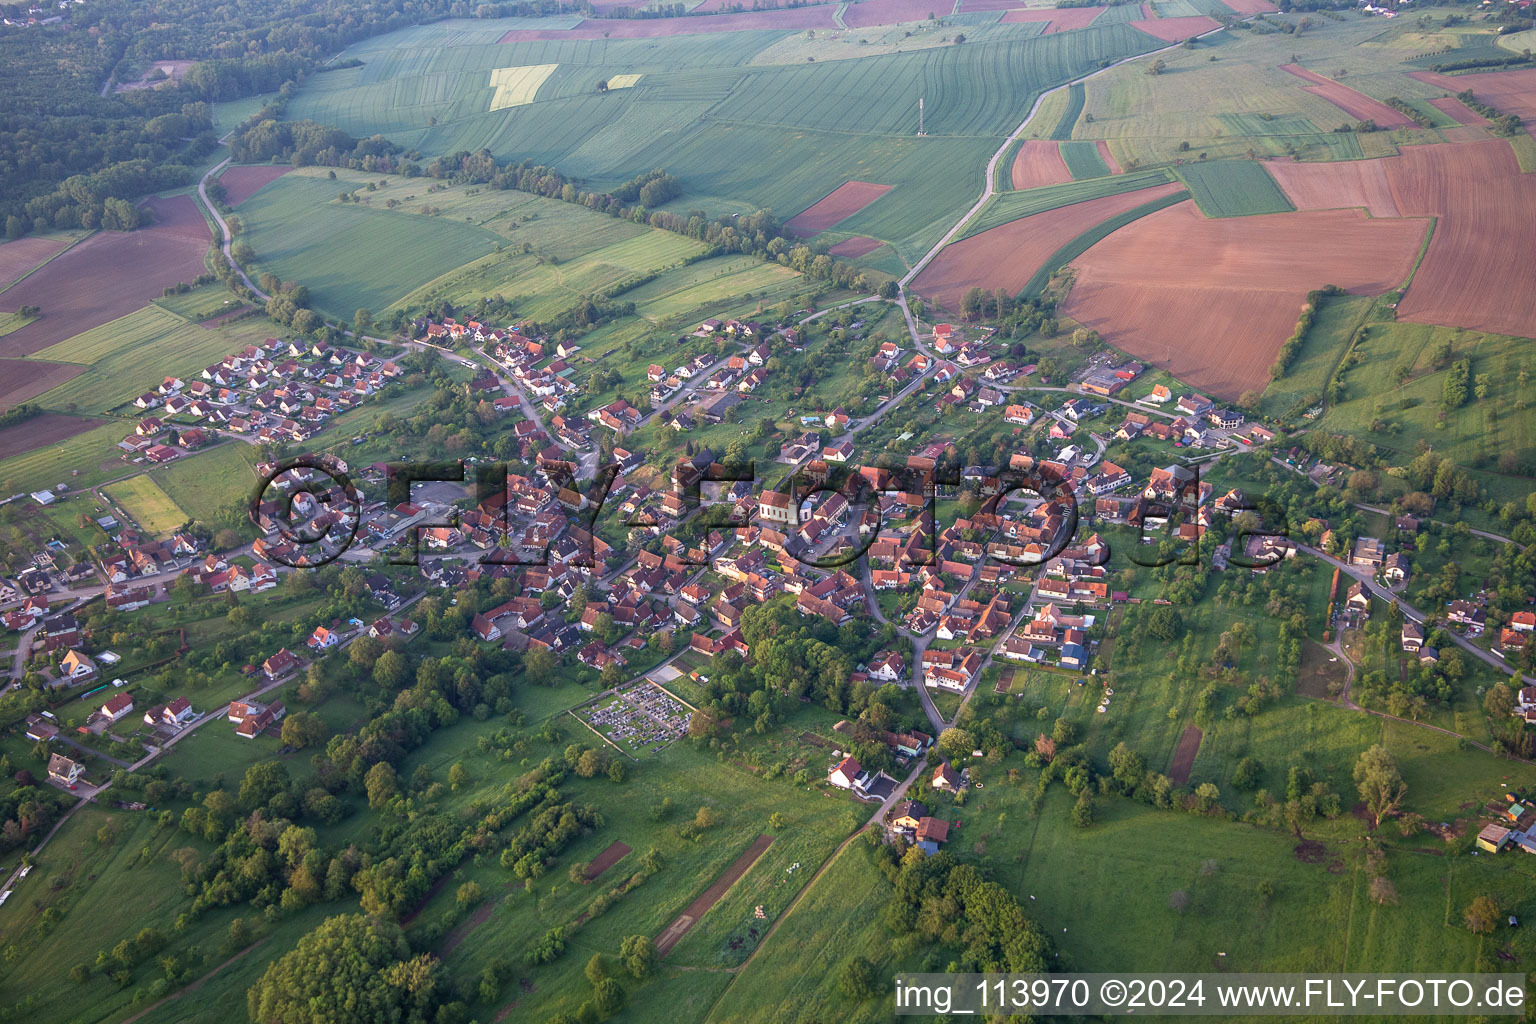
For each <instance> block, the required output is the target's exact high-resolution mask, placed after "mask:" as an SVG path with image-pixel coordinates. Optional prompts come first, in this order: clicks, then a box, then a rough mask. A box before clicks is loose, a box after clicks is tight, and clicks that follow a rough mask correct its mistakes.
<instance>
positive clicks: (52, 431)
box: [0, 412, 101, 462]
mask: <svg viewBox="0 0 1536 1024" xmlns="http://www.w3.org/2000/svg"><path fill="white" fill-rule="evenodd" d="M100 423H101V421H99V420H94V419H89V418H87V417H85V416H66V415H64V414H63V413H56V412H45V413H42V414H41V415H38V416H33V417H31V418H29V419H27V420H24V421H23V422H21V423H17V424H15V425H13V426H9V427H0V462H3V461H4V460H6V459H9V458H11V457H12V456H15V455H20V454H22V453H23V452H29V451H32V450H33V449H34V448H46V447H48V446H49V445H54V444H58V443H59V442H61V441H64V440H66V439H67V438H71V437H74V436H75V435H76V434H83V433H85V432H86V431H87V430H91V429H93V428H95V427H97V426H99V425H100Z"/></svg>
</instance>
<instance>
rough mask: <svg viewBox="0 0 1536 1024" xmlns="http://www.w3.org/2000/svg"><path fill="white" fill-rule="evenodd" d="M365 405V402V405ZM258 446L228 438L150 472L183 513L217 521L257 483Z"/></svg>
mask: <svg viewBox="0 0 1536 1024" xmlns="http://www.w3.org/2000/svg"><path fill="white" fill-rule="evenodd" d="M364 407H365V408H366V405H365V406H364ZM258 455H259V451H258V449H256V448H254V447H252V446H251V445H248V444H246V443H244V442H243V441H231V442H226V443H225V444H222V445H219V446H218V447H216V448H211V449H208V450H206V451H202V452H199V453H198V454H197V456H196V458H191V459H178V460H177V461H175V462H173V463H171V464H170V465H168V466H164V467H162V468H160V469H155V470H152V471H151V472H150V477H151V478H152V479H153V480H154V481H155V483H157V484H159V485H160V487H161V488H162V489H163V490H164V491H165V493H166V494H167V495H169V496H170V497H171V498H172V499H173V500H174V501H175V502H176V504H177V505H179V506H181V508H183V509H184V510H185V511H186V514H187V515H188V516H189V517H191V518H193V519H196V520H198V521H199V522H203V523H214V522H219V521H221V520H222V519H224V518H227V516H226V515H225V513H227V512H229V511H230V509H231V508H232V507H234V506H239V508H240V511H241V513H242V514H243V512H244V503H245V501H246V500H247V499H248V498H249V496H250V492H251V488H252V487H254V486H255V484H256V471H255V466H256V460H257V457H258Z"/></svg>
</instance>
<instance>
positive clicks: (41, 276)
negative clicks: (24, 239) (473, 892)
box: [0, 196, 356, 356]
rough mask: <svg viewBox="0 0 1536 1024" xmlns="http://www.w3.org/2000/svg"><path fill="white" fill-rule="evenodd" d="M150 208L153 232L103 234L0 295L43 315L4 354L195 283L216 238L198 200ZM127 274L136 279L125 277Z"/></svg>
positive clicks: (14, 306)
mask: <svg viewBox="0 0 1536 1024" xmlns="http://www.w3.org/2000/svg"><path fill="white" fill-rule="evenodd" d="M147 205H148V207H149V209H150V210H151V211H152V212H153V214H154V217H155V222H154V224H152V225H151V226H149V227H143V228H139V229H138V230H137V231H101V232H98V233H97V234H94V235H92V236H91V237H90V238H87V239H86V240H85V241H83V242H81V243H79V244H78V245H75V246H73V247H71V248H70V249H69V250H68V251H67V252H62V253H60V254H59V255H57V256H55V257H54V258H53V259H51V260H49V261H48V262H47V263H46V264H44V265H43V266H42V267H40V268H38V269H37V270H36V271H34V272H33V273H31V274H28V275H27V276H26V277H25V278H23V279H22V280H20V281H18V282H16V283H15V284H14V285H12V286H11V287H10V288H8V289H6V290H5V291H4V292H3V293H0V309H4V310H6V311H8V312H14V311H16V310H18V309H20V308H21V307H22V306H40V307H42V310H43V315H42V316H41V317H39V318H38V319H37V320H35V321H33V322H32V323H30V324H28V325H27V326H25V327H23V328H22V329H21V330H19V331H13V332H11V333H10V334H7V335H5V337H4V338H0V355H5V356H25V355H31V354H32V353H34V352H36V351H38V350H39V349H42V348H46V347H47V346H49V345H51V344H53V343H54V342H56V341H58V340H59V339H60V338H69V337H73V336H74V335H76V334H79V333H81V332H82V331H88V330H90V329H91V328H92V327H97V326H99V325H101V324H104V323H106V322H107V321H109V320H114V319H116V318H117V317H120V316H122V315H124V314H125V313H130V312H132V311H133V310H135V309H138V308H139V307H140V306H143V305H144V304H145V303H146V302H149V301H150V300H151V299H153V298H155V297H156V296H157V295H159V294H160V293H161V292H162V291H164V290H165V287H166V285H172V284H181V283H182V282H184V281H191V280H193V279H194V278H196V277H197V276H198V275H199V274H201V273H203V272H204V271H205V270H206V269H207V268H206V266H205V265H204V263H203V258H204V256H205V255H206V254H207V252H208V246H209V243H210V241H211V236H210V235H209V233H208V223H207V221H205V220H203V217H202V214H200V213H198V212H197V206H196V204H195V203H194V202H193V201H192V197H191V196H176V197H175V198H173V199H152V200H150V201H149V202H148V204H147ZM7 244H14V243H7ZM124 267H132V268H133V273H124V272H123V268H124ZM353 308H354V309H355V308H356V307H355V306H354V307H353Z"/></svg>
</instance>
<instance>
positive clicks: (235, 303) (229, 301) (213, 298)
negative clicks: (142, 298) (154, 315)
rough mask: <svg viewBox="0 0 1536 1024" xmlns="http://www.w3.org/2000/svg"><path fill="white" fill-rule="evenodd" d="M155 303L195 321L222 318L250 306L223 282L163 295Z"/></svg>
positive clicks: (200, 321)
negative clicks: (231, 291)
mask: <svg viewBox="0 0 1536 1024" xmlns="http://www.w3.org/2000/svg"><path fill="white" fill-rule="evenodd" d="M154 305H156V306H159V307H160V308H161V309H168V310H170V311H171V312H172V313H175V314H176V315H177V316H179V317H181V318H183V319H185V320H191V321H192V322H193V323H202V322H204V321H209V320H215V319H220V318H223V317H225V316H227V315H229V314H232V313H235V312H238V311H239V310H241V309H248V308H249V307H248V306H247V305H246V304H245V303H244V302H243V301H242V300H240V299H239V298H236V297H235V296H234V295H233V294H231V293H230V290H229V289H228V288H225V287H224V286H223V285H222V284H205V285H201V286H199V287H195V288H193V289H192V290H191V291H187V292H182V293H179V294H174V295H162V296H160V297H159V298H158V299H156V300H155V301H154Z"/></svg>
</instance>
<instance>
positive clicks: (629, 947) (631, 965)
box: [619, 935, 656, 980]
mask: <svg viewBox="0 0 1536 1024" xmlns="http://www.w3.org/2000/svg"><path fill="white" fill-rule="evenodd" d="M619 962H620V963H622V964H623V965H624V969H625V970H626V971H628V972H629V976H630V977H632V978H635V979H636V980H643V979H645V978H647V977H649V976H650V973H651V972H652V971H653V970H655V969H656V946H655V945H654V944H653V943H652V942H651V939H650V936H648V935H630V936H626V937H625V939H624V941H623V942H620V943H619Z"/></svg>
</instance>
